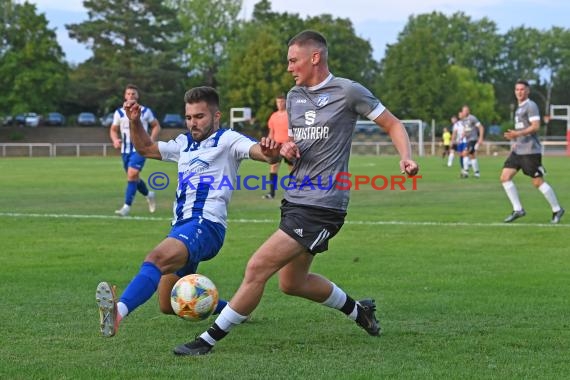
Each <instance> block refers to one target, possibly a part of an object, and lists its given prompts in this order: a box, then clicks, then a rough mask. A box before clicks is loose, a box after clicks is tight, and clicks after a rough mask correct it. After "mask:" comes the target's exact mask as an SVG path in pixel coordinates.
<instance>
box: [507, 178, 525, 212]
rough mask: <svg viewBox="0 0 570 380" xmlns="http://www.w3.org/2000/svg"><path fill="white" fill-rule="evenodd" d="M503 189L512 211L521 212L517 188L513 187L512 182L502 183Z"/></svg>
mask: <svg viewBox="0 0 570 380" xmlns="http://www.w3.org/2000/svg"><path fill="white" fill-rule="evenodd" d="M503 188H504V189H505V192H506V193H507V197H509V200H510V201H511V204H512V205H513V210H514V211H521V210H522V205H521V201H520V199H519V193H518V191H517V187H516V186H515V184H514V182H513V181H506V182H503Z"/></svg>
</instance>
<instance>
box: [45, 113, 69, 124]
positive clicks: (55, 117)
mask: <svg viewBox="0 0 570 380" xmlns="http://www.w3.org/2000/svg"><path fill="white" fill-rule="evenodd" d="M44 125H49V126H63V125H65V116H63V115H62V114H60V113H59V112H50V113H48V114H47V116H46V118H45V120H44Z"/></svg>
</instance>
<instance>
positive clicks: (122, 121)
mask: <svg viewBox="0 0 570 380" xmlns="http://www.w3.org/2000/svg"><path fill="white" fill-rule="evenodd" d="M124 97H125V101H127V102H129V101H138V100H139V89H138V88H137V86H135V85H134V84H129V85H127V87H126V88H125V95H124ZM141 122H142V124H143V128H144V130H145V132H146V133H149V132H150V137H151V139H152V141H157V140H158V134H159V133H160V124H159V122H158V120H157V119H156V117H154V114H153V113H152V110H151V109H150V108H148V107H144V106H141ZM109 135H110V137H111V141H112V142H113V147H114V148H115V149H119V148H121V158H122V160H123V168H124V169H125V172H126V173H127V187H126V189H125V203H124V204H123V207H121V208H120V209H118V210H116V211H115V214H117V215H120V216H127V215H128V214H129V212H130V211H131V205H132V204H133V200H134V197H135V194H136V193H137V190H138V191H139V192H140V193H141V194H142V195H143V196H145V197H146V200H147V202H148V209H149V211H150V212H154V211H155V210H156V200H155V194H154V192H152V191H149V190H148V188H147V187H146V184H145V182H144V181H143V180H142V179H141V178H140V172H141V171H142V169H143V167H144V163H145V158H144V157H143V156H141V155H140V154H138V153H137V151H136V149H135V147H134V145H133V142H132V141H131V132H130V130H129V119H128V118H127V115H126V113H125V109H124V108H123V107H121V108H118V109H117V110H116V111H115V113H114V115H113V123H112V124H111V128H110V130H109Z"/></svg>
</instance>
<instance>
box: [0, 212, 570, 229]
mask: <svg viewBox="0 0 570 380" xmlns="http://www.w3.org/2000/svg"><path fill="white" fill-rule="evenodd" d="M0 217H12V218H53V219H103V220H131V221H135V220H138V221H161V222H164V221H171V220H172V219H171V218H161V217H156V216H116V215H82V214H49V213H48V214H39V213H29V214H28V213H18V212H0ZM228 222H229V223H256V224H261V223H278V222H279V221H278V219H228ZM345 224H354V225H367V226H426V227H431V226H433V227H508V228H513V227H514V228H516V227H545V228H564V227H565V228H568V227H570V224H550V223H526V224H525V223H496V222H491V223H482V222H475V223H470V222H429V221H423V222H420V221H403V220H348V221H346V223H345Z"/></svg>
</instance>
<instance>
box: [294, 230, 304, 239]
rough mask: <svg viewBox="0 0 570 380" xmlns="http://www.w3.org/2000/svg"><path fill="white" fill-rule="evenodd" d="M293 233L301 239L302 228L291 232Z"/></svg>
mask: <svg viewBox="0 0 570 380" xmlns="http://www.w3.org/2000/svg"><path fill="white" fill-rule="evenodd" d="M293 232H295V233H296V234H297V235H299V236H300V237H303V229H302V228H295V229H294V230H293Z"/></svg>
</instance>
